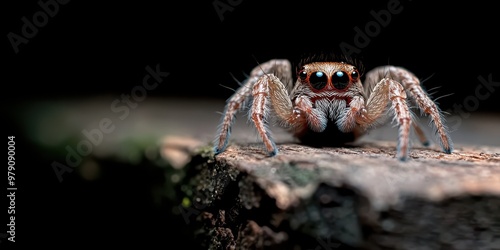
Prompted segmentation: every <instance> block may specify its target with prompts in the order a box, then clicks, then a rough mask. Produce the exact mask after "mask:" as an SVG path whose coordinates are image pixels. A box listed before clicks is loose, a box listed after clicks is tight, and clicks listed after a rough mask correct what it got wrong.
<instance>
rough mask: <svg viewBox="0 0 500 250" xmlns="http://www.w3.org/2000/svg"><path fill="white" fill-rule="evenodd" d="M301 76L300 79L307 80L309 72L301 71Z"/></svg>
mask: <svg viewBox="0 0 500 250" xmlns="http://www.w3.org/2000/svg"><path fill="white" fill-rule="evenodd" d="M299 77H300V79H301V80H302V81H303V80H305V79H306V77H307V73H306V72H305V71H300V73H299Z"/></svg>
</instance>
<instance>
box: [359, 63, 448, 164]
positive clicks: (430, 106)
mask: <svg viewBox="0 0 500 250" xmlns="http://www.w3.org/2000/svg"><path fill="white" fill-rule="evenodd" d="M384 77H387V78H390V79H393V80H395V81H397V82H398V83H401V85H402V86H403V88H404V90H405V92H406V94H407V95H408V97H409V100H410V101H412V102H414V103H416V104H417V107H418V108H419V109H420V110H421V111H422V113H424V114H426V115H429V116H430V118H431V120H432V124H434V128H435V132H436V135H437V136H438V139H439V140H438V141H439V143H440V145H441V147H442V149H443V151H444V152H445V153H448V154H449V153H451V151H452V150H453V142H452V140H451V138H450V136H449V135H448V131H447V128H446V125H445V124H444V118H443V116H442V113H441V110H440V109H439V107H438V106H437V105H436V103H434V102H433V101H432V100H431V98H430V97H429V96H428V95H427V93H426V92H425V91H424V89H423V88H422V86H421V84H420V81H419V79H418V78H417V77H416V76H415V75H414V74H413V73H411V72H410V71H408V70H406V69H404V68H401V67H395V66H381V67H378V68H375V69H373V70H371V71H370V72H368V73H367V74H366V83H367V85H365V87H366V88H365V90H366V91H368V92H370V90H371V89H372V87H373V84H374V83H375V82H378V81H379V79H382V78H384ZM413 128H414V129H415V132H416V133H417V135H418V136H419V138H420V141H421V142H422V143H423V144H424V145H428V142H429V141H428V140H427V138H426V136H425V135H424V132H423V131H422V129H421V128H420V127H419V126H418V125H417V123H413Z"/></svg>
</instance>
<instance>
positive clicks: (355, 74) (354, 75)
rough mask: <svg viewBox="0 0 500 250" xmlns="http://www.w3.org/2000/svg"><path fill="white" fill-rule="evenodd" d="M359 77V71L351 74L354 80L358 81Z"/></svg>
mask: <svg viewBox="0 0 500 250" xmlns="http://www.w3.org/2000/svg"><path fill="white" fill-rule="evenodd" d="M358 77H359V73H358V71H356V70H354V71H353V72H352V73H351V78H352V80H354V81H356V80H357V79H358Z"/></svg>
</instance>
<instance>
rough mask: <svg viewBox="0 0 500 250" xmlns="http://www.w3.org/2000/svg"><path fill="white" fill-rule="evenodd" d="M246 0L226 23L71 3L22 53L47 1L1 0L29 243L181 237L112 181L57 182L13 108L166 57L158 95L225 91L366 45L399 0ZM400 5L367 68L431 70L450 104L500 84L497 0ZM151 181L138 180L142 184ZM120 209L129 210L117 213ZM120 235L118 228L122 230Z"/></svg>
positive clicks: (372, 47)
mask: <svg viewBox="0 0 500 250" xmlns="http://www.w3.org/2000/svg"><path fill="white" fill-rule="evenodd" d="M219 2H221V3H224V4H228V3H227V2H226V1H224V0H220V1H219ZM235 2H236V3H237V5H235V6H234V7H233V9H232V11H226V12H224V13H223V17H224V20H221V19H220V18H219V16H218V14H217V11H216V10H215V8H214V6H213V1H205V2H201V1H198V2H194V1H172V2H168V3H167V2H166V1H163V2H160V1H156V2H155V1H140V2H135V1H134V2H130V3H129V2H118V1H116V2H115V1H112V2H103V1H70V2H69V3H67V4H64V5H62V4H60V5H59V10H58V12H57V14H56V15H55V16H54V17H49V19H48V23H47V24H46V25H45V26H43V27H41V28H39V29H38V32H37V34H36V35H35V36H34V37H33V38H30V39H29V42H28V43H27V44H21V45H20V46H19V52H18V53H15V52H14V50H13V48H12V45H11V44H10V42H9V40H8V38H7V35H8V34H9V33H10V32H13V33H16V34H18V35H20V34H21V27H22V25H23V22H22V21H21V20H22V17H27V18H28V19H30V20H32V17H33V15H34V14H35V13H37V12H38V11H40V10H41V7H40V6H39V5H38V3H37V1H13V0H9V1H3V2H2V5H3V6H2V8H1V11H2V12H1V16H2V23H3V25H2V30H3V35H4V39H3V40H2V41H3V43H2V59H3V60H4V63H3V66H2V74H1V76H2V87H3V90H2V93H3V96H2V102H3V103H2V113H3V114H5V115H4V116H5V118H6V120H5V121H6V122H5V123H6V129H5V132H6V135H10V134H15V135H17V144H18V147H17V154H18V156H19V158H18V163H17V165H18V166H19V170H18V172H17V173H18V175H19V182H18V183H19V186H20V187H23V188H21V189H20V191H19V192H18V193H19V198H18V203H17V204H18V205H19V206H18V213H19V215H18V218H19V219H18V225H19V226H18V229H17V230H18V231H17V232H18V235H17V237H18V240H19V241H20V242H21V243H20V244H22V243H27V242H30V241H34V242H35V244H42V245H43V244H47V245H49V246H52V245H62V246H70V245H72V244H74V245H79V244H83V243H88V244H97V242H98V241H99V240H106V239H107V240H108V241H107V242H108V243H111V244H121V243H125V244H126V243H127V242H144V241H148V242H153V243H160V242H161V243H163V244H167V245H170V244H172V243H174V242H176V239H175V238H169V237H168V234H167V233H166V232H164V231H159V232H158V231H155V230H153V229H152V228H153V227H154V226H157V224H160V223H162V222H164V218H159V219H158V221H159V222H158V223H157V224H154V223H150V224H143V223H142V222H141V220H140V217H141V216H143V217H144V218H150V219H151V220H147V221H152V220H154V216H161V215H157V214H152V213H150V211H149V210H147V208H146V207H144V206H141V205H138V204H136V203H132V202H131V203H130V204H127V205H128V207H124V208H123V210H122V211H120V209H119V208H116V207H112V208H110V207H109V206H110V204H111V203H110V201H109V200H107V198H106V197H108V196H106V195H105V194H102V192H101V191H100V190H104V189H103V187H99V186H95V185H93V186H92V185H83V184H82V183H79V182H78V181H75V182H71V181H69V182H66V183H65V184H64V185H60V184H59V183H57V182H54V181H53V179H54V178H53V172H52V170H51V169H49V168H47V167H46V166H47V165H49V164H50V162H45V161H43V160H38V159H43V157H39V156H40V155H39V153H38V151H37V148H36V147H34V146H30V145H31V144H30V140H29V138H26V137H25V136H24V135H23V131H22V130H21V129H20V122H22V121H20V120H18V119H16V118H17V117H18V116H15V115H12V114H16V109H17V108H18V107H19V105H21V104H23V105H26V104H27V105H37V103H38V102H39V101H44V100H67V99H71V100H73V99H78V98H92V97H94V96H100V95H103V94H108V95H119V94H121V93H127V92H130V90H131V89H132V88H133V87H135V86H136V85H138V84H139V83H141V81H142V78H143V77H144V75H145V70H144V68H145V67H146V66H147V65H151V66H154V65H156V64H159V65H160V68H161V69H162V71H168V72H170V75H169V76H168V79H167V80H166V81H165V82H164V83H163V84H162V85H160V86H159V87H158V88H157V89H155V91H154V92H151V93H148V95H152V96H158V97H165V98H169V97H185V98H194V99H193V100H203V98H218V99H221V100H225V99H226V98H227V97H229V96H230V95H231V93H232V91H231V90H228V89H226V88H224V87H222V86H221V85H225V86H229V87H236V86H237V83H236V82H235V80H234V79H233V78H232V76H231V74H234V76H235V77H236V78H237V79H239V80H243V79H244V73H248V72H249V71H250V70H251V69H252V68H253V67H254V66H256V65H257V62H264V61H267V60H269V59H272V58H292V59H295V58H297V57H298V56H300V55H301V54H302V53H304V52H309V51H315V50H326V51H329V50H338V48H339V44H340V43H341V42H346V43H349V44H351V45H355V43H354V40H353V39H354V37H355V35H356V33H355V31H354V28H355V27H359V28H360V29H362V30H364V28H365V26H366V25H367V24H368V23H369V22H372V21H374V20H375V19H374V17H373V16H372V15H371V14H370V11H372V10H374V11H376V12H379V11H381V10H387V4H388V3H389V2H391V1H370V2H369V3H366V2H362V1H299V2H291V1H273V2H272V3H269V2H266V1H250V0H242V1H240V3H238V2H237V1H235ZM399 3H400V5H401V6H402V8H403V10H402V11H401V13H399V14H394V15H392V16H391V21H390V22H389V23H388V25H387V26H386V27H382V28H381V29H380V32H379V33H377V35H375V36H374V37H372V38H370V42H369V43H368V45H367V46H366V47H365V48H362V49H361V53H360V54H359V56H360V57H361V58H362V59H363V62H364V65H365V67H366V68H367V69H370V68H372V67H375V66H378V65H383V64H387V63H390V64H396V65H401V66H403V67H406V68H408V69H409V70H411V71H413V72H414V73H415V74H416V75H417V76H419V77H420V78H421V79H426V78H428V77H430V78H429V79H428V80H427V81H426V82H425V86H426V87H427V88H429V89H430V88H434V87H440V88H439V89H438V90H437V93H436V94H435V97H438V96H444V95H448V94H451V95H449V96H447V97H444V98H441V99H440V100H439V103H440V106H441V108H442V109H443V110H449V109H451V108H452V107H453V105H454V104H463V102H464V100H465V99H466V98H467V97H468V96H471V95H474V94H475V92H474V91H475V89H476V87H477V86H478V85H479V84H480V82H479V80H478V76H484V77H485V78H488V75H490V74H491V75H492V78H493V80H494V81H500V73H499V72H498V69H499V61H498V60H497V58H499V56H500V49H499V48H498V46H497V44H498V39H497V38H496V37H495V36H496V35H497V34H496V33H498V9H497V8H496V7H495V6H494V5H493V4H492V3H487V2H486V1H474V2H466V3H464V4H459V3H454V4H448V5H445V4H443V5H442V6H441V5H436V3H435V2H433V3H432V2H431V1H415V0H414V1H409V0H406V1H403V0H402V1H399ZM499 92H500V88H498V87H497V89H496V91H495V92H493V93H491V97H490V98H487V99H486V100H482V101H481V102H480V105H479V106H478V108H477V110H475V111H476V112H493V113H494V114H495V115H497V114H498V112H499V111H500V108H499V106H500V105H499V104H500V95H499ZM200 102H201V101H200ZM179 108H182V107H179ZM117 181H119V180H117ZM122 182H123V181H122ZM141 184H144V183H142V182H141V180H140V179H138V180H137V183H136V186H134V187H140V185H141ZM106 190H108V191H107V192H110V193H109V194H111V193H112V192H111V191H109V189H106ZM125 192H130V193H133V194H134V195H135V197H138V196H140V195H141V194H143V192H146V190H138V189H134V188H133V187H131V190H125ZM141 192H142V193H141ZM122 198H124V199H126V195H124V196H123V197H122ZM2 209H3V208H2ZM113 209H116V211H115V210H113ZM120 212H124V214H123V215H120V216H117V215H114V216H110V214H113V213H120ZM2 214H5V213H4V212H2ZM110 217H112V218H113V222H109V221H108V219H109V218H110ZM119 220H129V221H131V224H130V225H131V226H130V227H120V228H117V227H115V226H114V224H112V223H114V222H117V221H119ZM152 232H157V233H156V234H153V235H152V234H151V233H152ZM114 233H116V235H117V236H113V237H112V236H111V235H115V234H114ZM81 235H84V236H85V237H83V239H85V240H82V237H80V236H81ZM129 236H130V237H129ZM124 239H125V240H124ZM2 240H4V239H2ZM184 243H186V242H184ZM181 244H182V242H181Z"/></svg>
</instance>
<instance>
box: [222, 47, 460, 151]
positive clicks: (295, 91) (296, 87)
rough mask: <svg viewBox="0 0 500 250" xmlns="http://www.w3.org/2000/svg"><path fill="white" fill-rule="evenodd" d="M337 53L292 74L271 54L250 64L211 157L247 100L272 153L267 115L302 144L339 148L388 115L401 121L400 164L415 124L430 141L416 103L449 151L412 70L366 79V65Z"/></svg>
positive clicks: (375, 73)
mask: <svg viewBox="0 0 500 250" xmlns="http://www.w3.org/2000/svg"><path fill="white" fill-rule="evenodd" d="M338 58H339V57H332V56H312V57H308V58H306V59H303V60H301V61H300V62H299V64H298V66H297V67H296V75H295V76H293V75H292V64H291V62H290V61H289V60H284V59H273V60H270V61H267V62H265V63H263V64H261V65H259V66H257V67H255V68H254V69H253V70H252V71H251V73H250V76H249V77H248V79H247V80H246V82H245V83H244V84H243V85H242V86H241V87H240V88H239V89H238V90H237V91H236V92H235V93H234V94H233V95H232V96H231V97H230V98H229V99H228V100H227V104H226V107H225V110H224V114H223V117H222V121H221V124H220V126H219V131H218V136H217V138H216V140H215V148H214V151H215V154H219V153H221V152H223V151H224V150H225V149H226V147H227V144H228V140H229V135H230V130H231V125H232V123H233V121H234V118H235V115H236V113H237V112H238V111H239V110H241V109H242V108H243V107H244V106H245V103H247V101H250V102H249V103H250V104H251V107H250V113H249V119H251V120H252V121H253V123H254V124H255V127H256V128H257V131H258V133H259V134H260V136H261V138H262V141H263V143H264V145H265V148H266V150H267V152H268V153H269V155H271V156H274V155H276V154H277V152H278V150H277V147H276V145H275V143H274V141H273V139H272V138H271V135H270V131H269V129H268V127H267V123H268V121H269V119H270V118H275V119H276V120H277V121H278V122H279V123H280V125H283V126H285V127H287V128H289V129H290V130H291V131H292V133H293V134H294V136H296V138H298V139H299V140H300V141H301V142H303V143H305V144H308V143H310V144H321V145H341V144H343V143H346V142H352V141H354V140H355V139H357V138H359V137H360V136H361V135H363V134H364V133H365V132H366V131H367V130H368V129H370V128H373V127H375V126H376V125H379V124H380V121H381V118H384V117H385V116H386V115H387V114H391V115H393V119H394V120H393V121H395V122H396V123H397V125H398V126H399V136H398V146H397V153H396V157H397V158H398V159H400V160H402V161H404V160H406V159H407V158H408V154H409V147H410V145H409V143H410V130H411V128H412V127H413V129H414V130H415V132H416V134H417V136H418V137H419V139H420V141H421V142H422V144H424V145H426V146H427V145H428V140H427V138H426V136H425V135H424V132H423V130H422V129H421V128H420V127H419V126H418V125H417V123H415V122H413V119H414V116H413V114H412V112H411V110H410V105H414V104H416V105H415V106H416V107H418V108H419V109H420V110H421V112H422V113H425V114H426V115H429V116H430V118H431V119H432V123H433V124H434V125H435V126H434V127H435V130H436V135H437V137H438V138H439V142H440V144H441V147H442V150H443V151H444V152H445V153H451V151H452V142H451V139H450V137H449V136H448V133H447V130H446V126H445V125H444V123H443V118H442V114H441V111H440V109H439V107H438V106H437V105H436V104H435V103H434V102H433V101H432V100H431V99H430V97H429V96H428V95H427V93H426V92H425V91H424V90H423V89H422V87H421V85H420V81H419V79H418V78H417V77H416V76H415V75H414V74H413V73H411V72H410V71H408V70H406V69H404V68H402V67H397V66H391V65H387V66H380V67H377V68H374V69H372V70H371V71H369V72H367V73H366V75H365V81H364V82H365V83H364V84H363V83H362V82H361V77H362V74H363V68H362V66H361V65H360V64H358V61H356V60H351V59H350V58H348V57H341V60H339V59H338ZM294 78H295V79H296V80H295V83H294ZM407 97H409V98H407ZM388 110H389V111H390V112H389V113H387V112H386V111H388Z"/></svg>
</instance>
